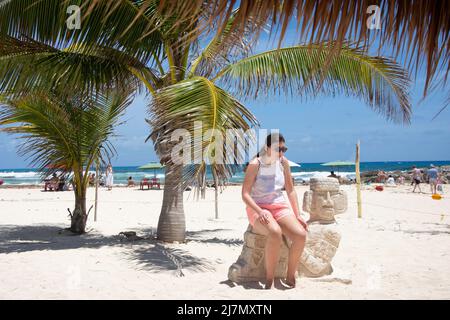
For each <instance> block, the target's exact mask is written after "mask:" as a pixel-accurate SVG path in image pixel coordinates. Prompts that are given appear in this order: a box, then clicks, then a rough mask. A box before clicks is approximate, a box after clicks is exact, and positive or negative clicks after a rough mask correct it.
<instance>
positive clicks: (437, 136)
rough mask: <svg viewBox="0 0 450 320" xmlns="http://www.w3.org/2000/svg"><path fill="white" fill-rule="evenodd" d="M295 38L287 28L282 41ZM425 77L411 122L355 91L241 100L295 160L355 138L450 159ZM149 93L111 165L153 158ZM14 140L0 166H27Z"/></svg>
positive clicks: (397, 157)
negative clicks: (388, 115)
mask: <svg viewBox="0 0 450 320" xmlns="http://www.w3.org/2000/svg"><path fill="white" fill-rule="evenodd" d="M296 40H297V36H296V35H295V33H294V32H293V31H292V29H290V30H289V32H288V34H287V36H286V41H285V44H287V45H289V44H292V43H294V42H295V41H296ZM275 45H276V43H275ZM271 48H273V42H272V41H268V40H267V38H266V37H263V38H262V41H261V42H260V44H259V45H258V47H257V48H256V52H259V51H261V50H265V49H271ZM424 78H425V74H424V72H423V70H420V72H419V73H418V75H417V78H416V79H415V81H414V82H413V87H412V90H411V93H412V103H413V116H412V121H411V124H410V125H402V124H394V123H391V122H387V121H386V120H385V118H383V117H382V116H381V115H378V114H377V113H375V112H373V111H372V110H371V109H370V108H369V107H367V106H366V105H365V104H364V102H362V101H360V100H358V99H355V98H353V97H344V96H336V97H326V96H319V97H317V98H314V99H312V98H311V99H308V100H301V99H297V98H293V99H292V98H285V97H278V96H270V97H260V98H258V99H257V100H249V101H244V104H245V105H246V106H247V107H248V108H249V109H250V110H251V111H252V112H253V113H254V114H255V116H256V117H257V119H258V120H259V121H260V123H261V126H262V128H268V129H269V128H278V129H280V132H281V133H283V134H284V136H285V138H286V140H287V142H286V144H287V145H288V147H289V151H288V153H287V154H286V156H287V157H288V158H289V159H291V160H293V161H296V162H303V163H305V162H325V161H332V160H354V156H355V143H356V142H357V140H358V139H360V141H361V161H408V160H409V161H420V160H423V161H426V160H450V139H449V137H450V126H449V124H450V107H449V108H447V109H445V110H444V111H443V112H442V113H441V114H440V115H439V116H438V117H437V118H436V119H435V120H432V118H433V116H434V115H435V114H436V113H437V112H438V111H439V110H440V109H441V107H442V106H443V104H444V101H445V99H446V97H448V91H449V85H447V87H446V88H445V90H442V89H439V90H436V91H435V92H433V93H432V94H430V95H429V96H428V97H427V98H426V99H425V100H424V101H420V100H421V98H422V93H423V84H424ZM147 99H148V98H146V97H145V96H144V95H141V96H138V97H136V99H135V100H134V102H133V104H132V105H131V106H130V107H129V109H128V110H127V112H126V114H125V116H124V119H125V120H126V123H125V124H123V125H122V126H120V127H119V128H118V129H117V133H118V135H119V136H118V137H117V138H116V139H114V141H115V142H114V145H115V147H116V149H117V152H118V154H117V157H116V158H114V159H113V161H112V164H113V165H115V166H125V165H131V166H132V165H141V164H144V163H147V162H149V161H154V160H157V157H156V154H155V152H154V151H153V145H152V144H151V142H148V143H145V142H144V141H145V138H146V137H147V135H148V133H149V132H150V129H149V126H148V125H147V124H146V122H145V121H144V119H145V117H146V116H147V113H146V108H147V103H148V102H147ZM419 102H420V103H419ZM17 143H18V142H17V140H16V139H14V136H10V135H6V134H4V133H0V150H2V156H1V158H0V168H26V167H27V164H28V162H27V160H26V159H25V158H22V157H19V156H18V155H17V153H16V151H17Z"/></svg>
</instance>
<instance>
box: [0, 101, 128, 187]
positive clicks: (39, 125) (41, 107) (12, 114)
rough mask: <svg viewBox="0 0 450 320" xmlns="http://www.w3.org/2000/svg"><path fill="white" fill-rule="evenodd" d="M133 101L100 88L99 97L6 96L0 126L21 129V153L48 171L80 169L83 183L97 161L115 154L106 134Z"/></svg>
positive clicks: (0, 104)
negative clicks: (108, 94)
mask: <svg viewBox="0 0 450 320" xmlns="http://www.w3.org/2000/svg"><path fill="white" fill-rule="evenodd" d="M129 103H130V100H129V98H127V97H124V96H119V95H117V96H104V95H101V94H98V95H97V98H96V100H92V99H91V98H83V97H82V96H81V95H75V96H73V97H71V98H70V99H67V98H58V97H55V96H53V95H51V94H33V95H30V96H25V97H21V98H18V99H8V98H5V97H3V98H2V100H1V101H0V131H3V132H7V133H11V134H18V135H19V138H20V139H21V140H22V144H21V146H20V149H19V154H20V155H24V156H28V157H29V159H30V160H31V165H32V166H37V167H38V168H39V169H40V171H41V172H42V173H43V174H44V175H48V174H49V173H52V172H54V171H56V170H60V169H61V168H65V169H64V170H66V171H67V172H70V171H73V172H74V174H76V175H79V181H78V184H82V185H84V186H85V185H86V184H87V174H86V173H87V170H89V168H90V167H91V165H92V164H93V161H94V160H95V159H97V158H100V159H105V160H106V159H109V157H110V156H111V155H112V153H111V150H112V149H111V146H110V145H109V142H108V139H109V138H110V137H111V135H112V133H113V131H114V129H115V127H116V126H117V125H118V119H119V118H120V116H121V115H122V114H123V112H124V110H125V108H126V107H127V106H128V105H129ZM55 164H57V166H55ZM83 171H85V174H82V172H83ZM77 187H82V186H81V185H77Z"/></svg>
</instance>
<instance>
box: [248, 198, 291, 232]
mask: <svg viewBox="0 0 450 320" xmlns="http://www.w3.org/2000/svg"><path fill="white" fill-rule="evenodd" d="M258 206H259V207H260V208H261V209H266V210H269V211H270V213H271V214H272V217H273V218H274V219H275V221H278V220H280V219H281V218H283V217H286V216H288V215H292V216H294V217H295V214H294V212H293V211H292V209H291V207H290V206H289V204H288V203H287V202H280V203H277V202H275V203H269V204H258ZM246 210H247V217H248V221H249V222H250V224H251V225H252V226H254V225H255V221H256V219H258V213H257V212H256V211H255V210H253V209H252V208H251V207H247V208H246Z"/></svg>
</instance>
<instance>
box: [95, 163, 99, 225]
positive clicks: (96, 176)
mask: <svg viewBox="0 0 450 320" xmlns="http://www.w3.org/2000/svg"><path fill="white" fill-rule="evenodd" d="M98 180H99V176H98V161H96V168H95V209H94V221H97V202H98Z"/></svg>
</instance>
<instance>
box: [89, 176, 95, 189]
mask: <svg viewBox="0 0 450 320" xmlns="http://www.w3.org/2000/svg"><path fill="white" fill-rule="evenodd" d="M94 185H95V173H91V174H90V175H89V186H90V187H93V186H94Z"/></svg>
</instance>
